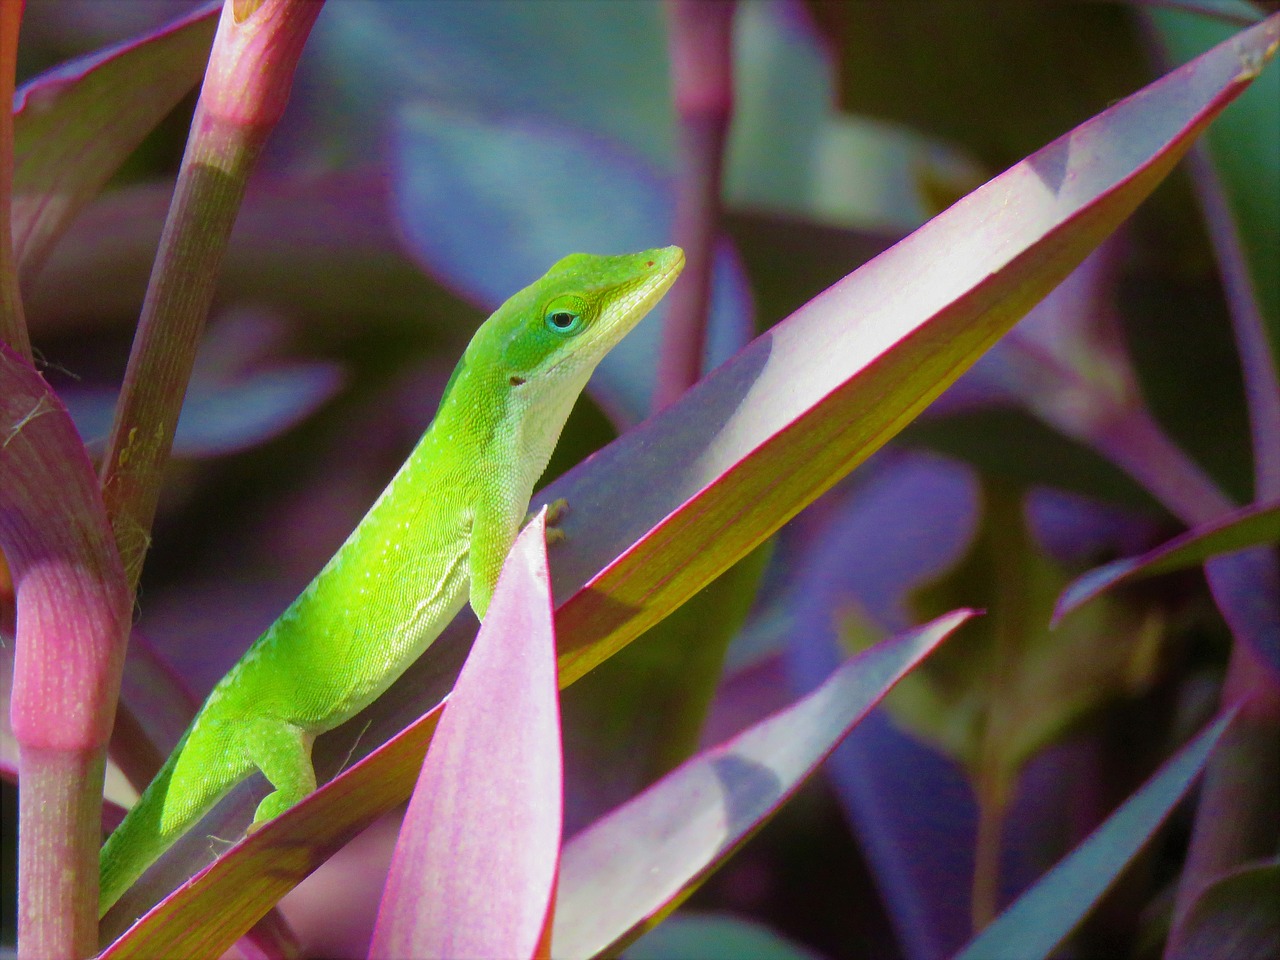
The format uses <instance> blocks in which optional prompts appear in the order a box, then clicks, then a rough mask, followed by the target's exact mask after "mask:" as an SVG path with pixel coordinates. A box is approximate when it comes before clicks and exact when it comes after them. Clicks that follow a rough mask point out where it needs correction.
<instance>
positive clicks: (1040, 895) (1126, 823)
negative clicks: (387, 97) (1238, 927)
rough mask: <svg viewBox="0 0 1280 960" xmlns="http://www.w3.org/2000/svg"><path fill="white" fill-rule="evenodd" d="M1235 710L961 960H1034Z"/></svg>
mask: <svg viewBox="0 0 1280 960" xmlns="http://www.w3.org/2000/svg"><path fill="white" fill-rule="evenodd" d="M1230 722H1231V717H1230V716H1226V717H1222V718H1221V719H1219V720H1216V721H1214V722H1213V723H1212V724H1210V726H1209V727H1207V728H1206V729H1205V730H1204V732H1202V733H1201V734H1200V735H1199V736H1197V737H1196V738H1195V739H1194V740H1192V741H1191V742H1190V743H1189V744H1187V745H1186V746H1185V747H1183V748H1182V750H1180V751H1179V752H1178V753H1177V755H1175V756H1174V757H1173V759H1171V760H1170V761H1169V762H1168V763H1166V764H1165V765H1164V767H1163V768H1162V769H1161V770H1160V771H1159V772H1158V773H1157V774H1156V775H1155V776H1154V777H1153V778H1152V779H1150V780H1149V781H1147V783H1146V785H1145V786H1143V787H1142V789H1140V790H1139V791H1138V792H1137V793H1135V794H1134V795H1133V796H1131V797H1130V798H1129V799H1128V800H1126V801H1125V803H1124V805H1123V806H1121V807H1120V809H1119V810H1117V811H1116V812H1115V813H1113V814H1112V815H1111V816H1110V817H1108V818H1107V820H1106V822H1105V823H1103V824H1102V826H1100V827H1099V828H1098V829H1097V830H1095V831H1094V832H1093V833H1092V834H1091V835H1090V836H1089V838H1088V839H1087V840H1085V841H1084V843H1082V844H1080V846H1078V847H1077V848H1076V849H1075V851H1073V852H1072V853H1071V855H1070V856H1068V857H1067V858H1066V859H1065V860H1063V861H1061V862H1060V863H1059V864H1058V865H1057V866H1056V867H1054V868H1053V870H1051V871H1050V872H1049V873H1048V874H1047V875H1046V876H1045V878H1044V879H1043V880H1041V881H1040V882H1039V883H1037V884H1036V885H1035V886H1034V887H1032V888H1031V889H1030V890H1028V891H1027V892H1026V893H1025V894H1023V895H1022V896H1021V897H1019V898H1018V900H1017V902H1016V903H1014V904H1013V906H1011V907H1010V908H1009V909H1008V910H1006V911H1005V912H1004V913H1002V914H1001V915H1000V916H999V917H997V918H996V919H995V921H994V922H992V923H991V925H990V926H988V927H987V928H986V929H985V930H983V931H982V933H980V934H979V935H978V936H977V937H976V938H975V939H974V940H973V941H971V942H970V944H969V945H968V946H967V947H966V948H965V949H964V950H963V951H962V952H961V953H960V954H959V955H958V956H957V957H956V960H1005V958H1008V960H1034V958H1038V957H1048V956H1049V955H1050V954H1051V953H1052V952H1053V950H1054V949H1055V948H1056V947H1057V946H1058V944H1060V943H1061V942H1062V941H1063V940H1065V939H1066V937H1067V935H1068V934H1070V933H1071V931H1072V930H1073V929H1075V927H1076V925H1077V924H1078V923H1080V921H1081V920H1083V919H1084V918H1085V917H1086V916H1087V915H1088V913H1089V911H1090V910H1091V909H1092V908H1093V905H1094V904H1095V903H1097V902H1098V899H1099V898H1100V897H1101V896H1102V895H1103V894H1104V893H1106V891H1107V889H1108V888H1109V887H1110V886H1111V884H1112V883H1114V882H1115V880H1116V878H1117V877H1118V876H1119V875H1120V872H1121V871H1122V870H1124V868H1125V866H1127V865H1128V863H1129V861H1130V860H1132V859H1133V858H1134V857H1135V856H1136V855H1137V853H1138V851H1139V850H1141V849H1142V847H1143V845H1144V844H1145V843H1146V842H1147V841H1148V840H1150V839H1151V836H1152V834H1154V833H1155V832H1156V830H1157V829H1158V828H1159V827H1160V824H1162V823H1163V822H1164V820H1165V817H1167V816H1168V815H1169V813H1170V812H1171V811H1172V810H1173V808H1174V806H1175V805H1176V804H1177V802H1178V801H1179V800H1181V799H1182V797H1183V795H1184V794H1186V792H1187V790H1188V789H1190V787H1191V784H1192V782H1193V781H1194V780H1195V779H1196V777H1198V776H1199V775H1200V772H1201V771H1202V770H1203V769H1204V765H1205V762H1206V761H1207V760H1208V758H1209V753H1210V751H1212V750H1213V747H1214V744H1216V743H1217V742H1218V738H1219V737H1220V736H1221V735H1222V731H1223V730H1225V729H1226V727H1227V724H1228V723H1230Z"/></svg>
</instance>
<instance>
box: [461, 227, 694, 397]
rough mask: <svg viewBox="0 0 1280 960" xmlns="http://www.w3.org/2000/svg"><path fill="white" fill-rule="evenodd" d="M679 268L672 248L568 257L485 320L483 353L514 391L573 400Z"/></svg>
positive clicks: (681, 264)
mask: <svg viewBox="0 0 1280 960" xmlns="http://www.w3.org/2000/svg"><path fill="white" fill-rule="evenodd" d="M683 267H684V252H683V251H682V250H681V249H680V248H679V247H663V248H660V249H655V250H644V251H641V252H640V253H632V254H626V255H623V256H594V255H592V254H586V253H575V254H571V255H569V256H567V257H565V258H564V259H563V260H560V261H559V262H558V263H556V264H555V266H553V267H552V268H551V269H550V270H549V271H548V272H547V273H546V275H545V276H543V277H542V279H540V280H538V281H537V282H536V283H534V284H532V285H531V286H528V287H526V288H525V289H524V290H521V291H520V292H519V293H517V294H516V295H515V296H513V297H512V298H511V299H510V300H508V301H507V302H506V303H504V304H503V305H502V306H501V307H500V308H499V309H498V311H497V312H496V313H495V314H494V315H493V316H492V317H491V318H490V319H489V320H488V321H487V322H486V324H485V327H486V328H488V329H485V330H483V332H482V333H481V334H478V335H477V337H476V340H477V341H480V340H481V339H482V338H483V340H484V342H485V345H486V348H487V355H488V356H490V357H492V358H494V359H497V360H498V361H499V364H500V366H501V368H502V373H503V375H504V376H505V377H506V378H507V382H508V385H509V386H510V387H511V388H512V389H513V390H515V391H523V390H524V388H526V387H530V388H531V390H530V391H529V392H531V393H542V392H543V391H544V390H548V389H549V390H556V391H558V390H562V389H564V388H566V387H567V388H568V389H569V390H571V391H572V392H573V393H574V395H575V396H576V393H577V391H578V390H581V388H582V385H584V384H585V383H586V381H587V378H588V377H589V376H590V375H591V371H592V370H594V369H595V367H596V364H598V363H599V362H600V360H601V359H602V358H603V357H604V355H605V354H606V353H608V352H609V350H610V349H612V348H613V346H614V345H615V344H617V343H618V341H619V340H621V339H622V338H623V337H624V336H626V335H627V333H628V332H630V330H631V329H632V328H633V327H634V326H635V325H636V324H637V323H639V322H640V320H641V318H643V317H644V315H645V314H646V313H648V312H649V310H650V308H652V307H653V305H654V304H655V303H657V302H658V300H660V299H661V298H662V295H663V294H664V293H666V292H667V289H668V288H669V287H670V286H671V284H672V283H674V282H675V279H676V277H677V276H678V275H679V274H680V270H681V269H682V268H683Z"/></svg>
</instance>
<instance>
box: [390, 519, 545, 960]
mask: <svg viewBox="0 0 1280 960" xmlns="http://www.w3.org/2000/svg"><path fill="white" fill-rule="evenodd" d="M545 515H546V511H545V510H544V511H543V512H542V513H540V514H539V515H538V517H537V518H536V519H535V520H534V521H533V522H532V523H530V524H529V525H528V526H527V527H526V528H525V530H524V532H523V533H522V534H521V535H520V538H519V539H518V540H517V541H516V544H515V546H514V547H513V548H512V550H511V554H510V555H509V556H508V558H507V562H506V565H505V566H504V567H503V572H502V576H501V578H500V579H499V581H498V588H497V591H496V592H495V593H494V597H493V604H492V606H491V607H490V609H489V613H488V615H487V616H486V617H485V620H484V624H483V626H482V627H481V628H480V634H479V636H477V637H476V642H475V646H474V647H472V650H471V655H470V656H469V657H468V658H467V662H466V664H465V665H464V666H463V668H462V673H461V674H460V675H459V676H458V682H457V685H456V686H455V687H454V690H453V693H452V694H451V695H450V697H449V699H448V701H447V703H446V706H445V711H444V716H443V717H442V718H441V720H440V724H439V729H438V730H437V732H436V736H435V738H434V739H433V740H432V742H431V747H430V749H429V750H428V752H427V759H426V762H425V763H424V764H423V767H422V775H421V776H420V777H419V778H418V785H417V787H416V789H415V790H414V793H413V799H412V800H411V801H410V803H409V812H408V813H407V814H406V816H405V821H404V826H403V827H402V829H401V832H400V842H399V843H398V845H397V846H396V852H395V857H394V859H393V860H392V862H391V874H390V877H389V878H388V880H387V887H386V890H385V892H384V894H383V900H382V907H381V910H380V911H379V915H378V925H377V927H376V928H375V930H374V934H373V946H372V948H371V950H370V956H371V957H382V958H395V957H410V956H411V957H511V958H516V957H531V956H533V955H534V953H535V951H536V950H537V948H538V945H539V943H540V941H541V940H542V938H543V935H544V931H545V928H546V926H547V922H548V911H549V909H550V906H551V895H552V892H553V890H554V886H555V878H556V871H557V866H558V862H559V849H560V824H561V806H562V797H561V759H560V707H559V695H558V692H557V686H556V653H555V633H554V629H553V626H552V613H551V579H550V575H549V574H548V572H547V552H546V532H545V526H544V521H545Z"/></svg>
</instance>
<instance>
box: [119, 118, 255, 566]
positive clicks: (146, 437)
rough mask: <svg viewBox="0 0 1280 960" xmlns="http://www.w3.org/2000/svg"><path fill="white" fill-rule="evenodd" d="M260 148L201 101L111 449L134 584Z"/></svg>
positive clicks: (123, 543) (124, 554) (124, 549)
mask: <svg viewBox="0 0 1280 960" xmlns="http://www.w3.org/2000/svg"><path fill="white" fill-rule="evenodd" d="M258 149H259V143H257V142H247V141H246V138H245V136H244V132H243V130H242V129H241V128H240V127H239V126H238V125H234V124H228V123H227V122H226V121H223V120H221V119H220V118H217V117H208V116H206V115H205V114H204V113H203V112H202V111H197V115H196V118H195V120H194V121H193V124H192V137H191V140H190V141H189V143H188V146H187V153H186V156H184V157H183V160H182V172H181V174H180V175H179V177H178V184H177V188H176V190H175V192H174V196H173V201H172V204H171V206H170V207H169V216H168V219H167V220H166V221H165V225H164V233H163V234H162V235H161V238H160V251H159V255H158V256H157V258H156V262H155V266H154V267H153V269H152V273H151V282H150V286H149V287H148V289H147V295H146V299H145V301H144V302H143V307H142V316H141V318H140V319H139V322H138V333H137V336H136V338H135V340H134V344H133V350H132V352H131V353H130V355H129V365H128V368H127V369H126V371H125V379H124V387H123V389H122V391H121V394H120V402H119V405H118V406H117V408H116V415H115V421H114V423H113V424H112V430H111V434H110V437H109V438H108V440H107V449H106V454H105V455H104V457H103V467H102V469H103V477H102V494H103V499H104V501H105V502H106V505H107V513H108V515H109V516H110V517H111V526H112V530H113V531H114V532H115V537H116V543H117V545H118V546H119V548H120V556H121V559H122V560H123V561H124V566H125V576H126V578H127V580H128V582H129V586H130V588H131V589H134V588H136V587H137V583H138V575H139V573H140V572H141V570H142V561H143V558H144V557H145V555H146V551H147V547H148V546H149V545H150V540H151V524H152V521H153V520H154V518H155V509H156V502H157V500H158V499H159V494H160V477H161V472H162V471H163V469H164V466H165V463H166V462H167V460H168V458H169V450H170V448H171V446H172V444H173V434H174V430H175V428H176V427H177V423H178V413H179V411H180V410H181V408H182V400H183V397H184V396H185V394H186V389H187V381H188V380H189V379H190V377H191V369H192V365H193V364H194V362H195V354H196V348H197V345H198V344H199V341H200V335H201V333H202V332H203V330H204V323H205V318H206V316H207V315H208V311H209V305H210V303H211V302H212V300H213V291H214V284H215V282H216V279H217V276H218V272H219V268H220V267H221V264H222V255H223V252H224V251H225V250H226V246H227V239H228V238H229V237H230V235H231V227H232V225H233V224H234V222H235V218H236V213H237V211H238V210H239V206H240V199H241V197H242V196H243V194H244V187H245V182H246V180H247V178H248V174H249V171H250V169H251V168H252V166H253V161H254V159H255V158H256V156H257V153H258Z"/></svg>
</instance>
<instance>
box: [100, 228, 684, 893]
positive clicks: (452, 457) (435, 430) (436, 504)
mask: <svg viewBox="0 0 1280 960" xmlns="http://www.w3.org/2000/svg"><path fill="white" fill-rule="evenodd" d="M683 266H684V253H683V252H682V251H681V250H680V248H679V247H666V248H663V249H658V250H646V251H643V252H641V253H636V254H630V255H627V256H618V257H597V256H590V255H587V254H574V255H572V256H568V257H565V258H564V259H563V260H561V261H560V262H559V263H557V264H556V265H555V266H554V267H552V268H551V270H550V271H549V272H548V273H547V275H546V276H544V277H543V278H542V279H540V280H538V281H537V282H536V283H534V284H533V285H532V286H529V287H526V288H525V289H524V290H522V291H520V292H519V293H517V294H516V295H515V296H513V297H512V298H511V299H510V300H508V301H507V302H506V303H504V304H503V305H502V306H501V307H499V308H498V310H497V312H495V313H494V314H493V316H491V317H490V318H489V319H488V320H486V321H485V322H484V324H483V325H481V327H480V329H479V330H477V331H476V334H475V336H474V337H473V338H472V340H471V343H470V344H469V345H468V346H467V349H466V352H465V353H464V354H463V356H462V359H461V360H460V361H459V362H458V366H457V368H456V369H455V370H454V372H453V376H452V377H450V378H449V383H448V385H447V386H446V387H445V391H444V396H443V398H442V399H441V400H440V408H439V410H437V412H436V415H435V418H434V419H433V420H432V422H431V425H430V426H429V427H428V428H427V431H426V433H424V434H423V436H422V439H421V440H420V441H419V442H418V445H417V447H416V448H415V449H414V451H413V453H412V454H410V456H409V459H408V460H407V461H405V464H404V466H402V467H401V468H400V470H399V472H398V473H397V474H396V476H395V477H394V478H393V479H392V481H391V483H390V484H389V485H388V486H387V488H386V489H385V490H384V491H383V492H382V494H381V496H379V497H378V499H377V501H376V502H375V503H374V504H373V506H372V507H371V508H370V509H369V512H368V513H367V514H366V515H365V517H364V519H363V520H361V521H360V524H359V525H358V526H357V527H356V528H355V530H354V531H353V532H352V533H351V535H350V536H349V537H348V538H347V540H346V542H345V543H344V544H343V545H342V547H341V548H340V549H339V550H338V552H337V553H336V554H334V556H333V558H332V559H331V560H330V561H329V562H328V563H327V564H326V565H325V567H324V569H323V570H321V571H320V573H319V574H317V575H316V578H315V579H314V580H312V581H311V584H310V585H309V586H308V587H307V588H306V589H305V590H304V591H303V592H302V594H301V595H300V596H299V597H298V599H297V600H295V601H294V602H293V603H292V604H291V605H290V606H289V608H288V609H287V610H286V611H285V612H284V613H283V614H282V615H281V616H280V619H278V620H277V621H276V622H275V623H273V624H272V625H271V626H270V627H269V628H268V629H267V631H266V632H265V633H263V635H262V636H261V637H259V638H258V640H257V642H256V643H254V644H253V646H251V647H250V648H249V650H248V651H247V652H246V653H245V655H244V656H243V657H242V658H241V659H240V660H239V661H238V662H237V663H236V665H235V666H234V667H232V668H231V670H230V672H228V673H227V675H226V676H225V677H223V678H222V680H220V681H219V682H218V684H217V686H215V687H214V689H213V692H212V693H210V694H209V697H208V699H207V700H205V702H204V705H203V706H202V707H201V708H200V711H199V713H197V714H196V717H195V719H194V720H193V721H192V722H191V726H190V727H188V728H187V731H186V733H184V734H183V736H182V739H181V740H180V741H179V742H178V746H177V748H176V749H175V750H174V752H173V754H172V755H171V756H170V757H169V759H168V760H167V761H166V762H165V764H164V766H163V767H162V768H161V770H160V772H159V774H157V775H156V778H155V780H153V781H152V782H151V784H150V785H149V786H148V787H147V789H146V790H145V791H144V792H143V794H142V797H141V799H140V800H139V801H138V803H137V804H135V805H134V807H133V808H132V809H131V810H130V811H129V813H128V815H127V816H126V817H125V819H124V822H122V823H121V824H120V826H119V828H118V829H117V830H116V831H115V832H114V833H112V834H111V836H110V837H109V838H108V839H107V842H106V844H105V845H104V846H103V848H102V855H101V860H100V881H101V882H100V895H99V907H98V914H99V916H102V915H103V914H105V913H106V911H107V910H108V909H109V908H110V907H111V905H112V904H114V903H115V902H116V900H118V899H119V898H120V896H121V895H122V894H123V893H124V892H125V891H126V890H127V889H128V888H129V887H130V886H132V885H133V883H134V882H135V881H136V880H137V879H138V877H139V876H141V875H142V873H143V871H145V870H146V869H147V867H148V866H150V865H151V864H152V863H153V862H155V860H156V859H157V858H158V857H159V856H160V854H161V853H163V852H164V851H165V850H166V849H168V847H169V846H170V845H172V844H173V842H174V841H175V840H176V839H177V838H178V837H179V836H181V835H182V834H183V833H185V832H186V831H187V830H189V829H190V828H191V827H192V826H194V825H195V823H196V822H197V821H198V820H200V818H201V817H203V816H204V814H205V813H207V812H208V811H209V809H210V808H211V807H212V806H213V805H214V804H215V803H216V802H217V801H218V800H219V799H220V798H221V797H222V796H223V795H225V794H226V793H227V791H229V790H230V789H231V788H232V787H233V786H235V785H236V784H237V783H239V782H240V781H241V780H243V779H245V778H246V777H248V776H249V775H250V774H251V773H253V772H254V771H255V770H261V771H262V773H263V775H264V776H265V777H266V778H267V780H268V781H270V783H271V785H272V787H274V792H272V793H270V794H268V795H267V796H266V797H265V798H264V799H263V800H262V802H261V803H260V804H259V805H258V808H257V810H256V811H255V813H254V818H253V827H257V826H259V825H261V824H263V823H265V822H266V821H268V820H270V819H271V818H272V817H275V816H277V815H278V814H280V813H282V812H284V811H285V810H287V809H289V808H290V807H291V806H293V805H294V804H295V803H297V802H298V801H300V800H302V799H303V798H304V797H306V796H307V795H308V794H309V793H311V792H312V791H313V790H315V788H316V778H315V771H314V769H313V768H312V766H311V744H312V741H313V740H314V739H315V737H316V735H317V734H320V733H323V732H324V731H326V730H332V729H333V728H334V727H336V726H338V725H339V724H340V723H342V722H344V721H345V720H348V719H349V718H351V717H352V716H354V715H355V714H356V713H358V712H359V711H360V710H362V709H363V708H364V707H366V706H367V705H368V704H370V703H372V702H373V701H374V700H375V699H376V698H377V697H378V696H379V695H380V694H381V693H382V692H383V691H384V690H386V689H387V687H389V686H390V685H391V683H392V682H393V681H394V680H395V679H396V678H397V677H398V676H400V674H401V673H403V672H404V670H405V669H406V668H407V667H408V666H409V664H411V663H412V662H413V661H414V660H416V659H417V658H418V656H419V655H420V654H421V653H422V652H423V651H424V650H425V649H426V648H427V647H428V646H429V645H430V644H431V642H432V641H434V640H435V638H436V637H437V636H438V635H439V633H440V631H441V630H443V629H444V627H445V625H447V624H448V623H449V621H450V620H452V619H453V617H454V615H455V614H457V612H458V611H459V610H460V609H461V608H462V606H463V605H464V603H465V602H466V600H467V598H468V595H469V597H470V601H471V606H472V609H474V610H475V612H476V615H477V616H479V617H481V618H482V619H483V617H484V615H485V611H486V610H487V609H488V607H489V599H490V597H491V596H492V594H493V588H494V585H495V584H496V582H497V579H498V572H499V570H500V569H501V567H502V563H503V560H504V559H505V558H506V555H507V551H508V550H509V549H510V548H511V544H512V542H513V541H514V540H515V536H516V533H517V532H518V530H519V527H520V524H521V521H522V519H523V518H524V516H525V513H526V511H527V509H528V505H529V498H530V496H531V494H532V492H533V485H534V483H535V482H536V481H537V479H538V477H539V476H540V475H541V474H542V471H543V470H544V469H545V468H546V465H547V461H548V460H549V459H550V457H551V452H552V450H553V449H554V447H555V444H556V441H557V440H558V439H559V437H560V431H561V430H562V429H563V428H564V423H565V420H566V419H567V418H568V416H569V411H570V410H571V409H572V408H573V405H574V402H575V401H576V400H577V398H578V394H579V393H581V392H582V389H583V387H584V386H586V383H587V378H588V377H589V376H590V375H591V371H592V370H593V369H595V366H596V364H597V363H599V362H600V360H601V358H603V357H604V355H605V354H606V353H608V352H609V350H610V349H611V348H612V347H613V346H614V345H615V344H616V343H618V341H619V340H621V339H622V338H623V336H625V335H626V334H627V333H628V332H629V331H630V330H631V328H632V327H634V326H635V325H636V324H637V323H638V322H639V321H640V319H641V318H642V317H643V316H644V315H645V314H646V313H648V312H649V309H650V308H651V307H652V306H653V305H654V304H655V303H657V302H658V300H659V299H661V297H662V295H663V294H664V293H666V291H667V289H668V288H669V287H670V286H671V284H672V283H673V282H675V279H676V276H677V275H678V274H679V273H680V270H681V269H682V268H683ZM251 829H252V827H251Z"/></svg>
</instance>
